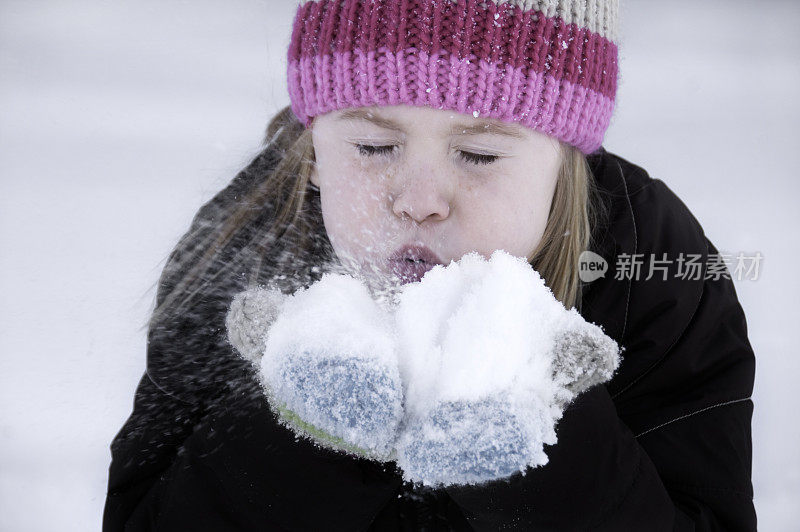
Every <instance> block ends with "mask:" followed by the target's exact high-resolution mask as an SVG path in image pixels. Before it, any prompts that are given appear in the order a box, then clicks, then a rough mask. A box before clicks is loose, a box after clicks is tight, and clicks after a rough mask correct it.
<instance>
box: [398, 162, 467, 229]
mask: <svg viewBox="0 0 800 532" xmlns="http://www.w3.org/2000/svg"><path fill="white" fill-rule="evenodd" d="M398 181H400V182H399V183H396V187H395V190H396V192H395V193H394V194H392V195H391V196H390V199H391V201H392V211H393V212H394V214H395V215H397V216H399V217H400V218H402V217H403V216H406V215H407V216H409V217H410V218H412V219H413V220H414V221H416V222H417V223H418V224H421V223H423V222H424V221H426V220H428V221H440V220H444V219H446V218H447V217H448V216H450V206H451V203H452V199H453V192H454V187H453V184H452V182H451V181H450V180H449V179H448V178H447V177H446V176H437V175H435V174H432V173H430V172H427V173H426V175H424V176H407V177H404V178H403V177H401V178H400V179H399V180H398Z"/></svg>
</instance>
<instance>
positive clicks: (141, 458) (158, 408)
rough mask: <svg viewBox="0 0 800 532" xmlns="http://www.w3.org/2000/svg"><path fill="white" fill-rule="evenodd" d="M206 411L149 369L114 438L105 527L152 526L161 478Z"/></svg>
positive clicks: (106, 529)
mask: <svg viewBox="0 0 800 532" xmlns="http://www.w3.org/2000/svg"><path fill="white" fill-rule="evenodd" d="M201 415H202V408H201V407H200V406H197V405H190V404H188V403H184V402H182V401H180V400H178V399H175V398H173V397H172V396H170V395H168V394H166V393H164V392H162V391H161V390H159V389H158V388H157V387H156V386H155V384H153V382H152V381H151V380H150V378H149V377H148V376H147V374H146V373H145V374H144V376H143V377H142V378H141V380H140V381H139V385H138V387H137V389H136V395H135V398H134V406H133V412H132V413H131V415H130V417H129V418H128V420H127V421H126V422H125V424H124V425H123V427H122V429H121V430H120V431H119V432H118V433H117V435H116V436H115V437H114V440H113V442H112V443H111V465H110V467H109V472H108V491H107V494H106V503H105V509H104V514H103V531H104V532H111V531H117V530H146V529H149V528H148V527H149V525H150V524H152V522H153V517H152V516H153V515H154V514H157V513H158V508H157V500H156V499H157V493H156V492H157V491H158V489H159V487H161V486H160V485H159V483H160V481H161V479H162V478H163V477H164V476H165V475H166V474H167V473H168V471H169V469H170V467H171V466H172V465H173V463H175V461H176V458H177V454H178V449H179V448H180V446H181V444H182V443H183V441H184V440H185V439H186V438H187V437H188V435H189V434H190V433H191V431H192V428H193V427H194V425H195V423H197V421H198V420H199V419H200V417H201Z"/></svg>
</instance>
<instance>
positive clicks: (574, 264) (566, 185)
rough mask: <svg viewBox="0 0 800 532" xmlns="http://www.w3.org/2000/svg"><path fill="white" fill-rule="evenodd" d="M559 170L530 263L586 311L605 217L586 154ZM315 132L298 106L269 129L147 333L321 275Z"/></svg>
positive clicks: (177, 271)
mask: <svg viewBox="0 0 800 532" xmlns="http://www.w3.org/2000/svg"><path fill="white" fill-rule="evenodd" d="M560 147H561V159H562V160H561V165H560V168H559V175H558V181H557V184H556V188H555V192H554V195H553V200H552V203H551V207H550V212H549V216H548V222H547V225H546V228H545V231H544V233H543V235H542V238H541V241H540V243H539V245H538V246H537V248H536V249H535V250H534V252H533V253H532V255H531V256H530V257H528V259H529V261H530V263H531V265H532V266H533V267H534V268H535V269H536V270H537V271H538V272H539V273H540V274H541V276H542V277H543V278H544V280H545V282H546V283H547V285H548V286H549V287H550V289H551V290H552V291H553V294H554V296H555V297H556V298H557V299H558V300H559V301H561V302H562V303H563V304H564V306H565V307H567V308H570V307H578V308H580V302H581V297H580V296H581V283H580V279H579V277H578V257H579V255H580V254H581V253H582V252H583V251H584V250H585V249H587V247H588V245H589V240H590V237H591V229H592V227H593V226H594V224H595V220H596V217H597V205H599V202H596V201H595V200H594V190H595V187H594V182H593V180H592V174H591V171H590V168H589V166H588V163H587V161H586V157H585V156H584V155H583V154H582V153H581V152H580V151H578V150H577V149H576V148H574V147H572V146H569V145H567V144H563V143H562V144H561V146H560ZM314 164H315V159H314V146H313V142H312V138H311V131H310V130H308V129H306V128H305V127H304V126H303V125H302V124H301V123H300V122H299V121H298V120H297V118H296V117H295V116H294V113H293V112H292V111H291V108H290V107H286V108H284V109H283V110H281V111H280V112H279V113H278V114H277V115H276V116H275V117H274V118H273V119H272V120H271V121H270V124H269V126H268V128H267V134H266V138H265V141H264V149H263V150H262V151H261V153H260V154H259V155H258V156H257V157H256V158H255V159H254V160H253V161H252V162H251V163H250V164H249V165H248V166H247V167H246V168H245V169H244V170H242V171H241V172H240V173H239V174H238V175H237V176H236V178H234V180H233V181H232V182H231V184H230V185H229V186H228V187H227V188H226V189H224V190H223V191H221V192H220V193H219V194H217V196H216V197H215V198H214V199H212V200H211V201H210V202H208V203H207V204H206V205H204V206H203V208H202V209H201V210H200V212H199V213H198V214H197V215H196V216H195V218H194V220H193V222H192V227H191V228H190V230H189V231H188V232H187V233H186V234H185V235H184V236H183V238H181V240H180V242H179V243H178V245H177V246H176V248H175V250H173V252H172V254H171V255H170V257H169V259H168V261H167V264H166V266H165V267H164V270H163V272H162V275H161V279H160V280H159V288H158V294H157V297H156V308H155V309H154V311H153V313H152V314H151V317H150V321H149V324H148V325H149V326H150V327H151V328H153V327H157V326H158V324H159V322H160V320H161V318H162V317H165V316H166V315H170V316H178V315H181V314H182V313H186V312H189V310H190V309H191V308H193V307H194V306H195V304H196V303H203V304H209V302H213V301H216V302H217V304H218V305H219V306H220V308H222V307H225V306H226V305H227V303H228V301H229V300H230V298H232V297H233V295H235V294H234V293H231V292H232V291H238V290H240V289H242V288H243V287H245V286H247V285H252V284H254V283H257V284H262V283H265V282H267V281H270V282H276V281H277V284H279V285H280V284H281V283H286V285H287V287H288V286H292V285H294V286H295V287H296V285H297V284H298V283H300V284H306V285H307V284H309V283H310V282H313V281H314V280H315V279H318V278H319V277H321V275H322V273H323V272H324V271H325V267H324V264H325V263H326V261H328V260H330V259H331V258H332V257H333V250H332V249H331V247H330V243H329V241H328V239H327V235H326V233H325V229H324V225H323V223H322V212H321V207H320V201H319V190H318V189H317V188H316V187H315V186H313V184H311V183H310V175H311V172H312V170H313V167H314Z"/></svg>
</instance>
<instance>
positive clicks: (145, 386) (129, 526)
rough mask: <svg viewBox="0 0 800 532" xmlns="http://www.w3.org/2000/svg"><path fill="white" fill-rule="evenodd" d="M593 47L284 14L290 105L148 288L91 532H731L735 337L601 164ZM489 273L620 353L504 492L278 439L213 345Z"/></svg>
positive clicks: (594, 18) (715, 276) (748, 488)
mask: <svg viewBox="0 0 800 532" xmlns="http://www.w3.org/2000/svg"><path fill="white" fill-rule="evenodd" d="M616 24H617V5H616V1H614V0H563V1H559V2H551V1H536V0H525V1H522V0H512V1H499V0H490V1H486V2H477V1H476V0H467V1H461V0H457V1H456V0H418V1H415V2H411V1H408V2H407V1H397V0H374V1H373V0H371V1H361V0H343V1H342V0H316V1H308V0H303V1H302V2H301V3H300V6H299V8H298V12H297V15H296V18H295V24H294V31H293V34H292V40H291V44H290V49H289V69H288V82H289V93H290V97H291V107H287V108H286V109H284V110H283V111H281V112H280V113H279V114H278V115H277V116H276V117H275V118H274V119H273V120H272V121H271V123H270V124H269V127H268V129H267V135H266V139H265V145H264V149H263V151H262V152H261V153H260V154H259V155H258V156H257V157H256V158H255V160H254V161H253V162H252V163H251V164H250V165H249V166H248V167H247V168H245V169H244V170H243V171H242V172H240V173H239V175H237V176H236V177H235V178H234V180H233V181H232V182H231V183H230V185H229V186H228V187H227V188H225V189H224V190H223V191H221V192H220V193H219V194H218V195H217V196H216V197H215V198H213V199H212V200H211V201H210V202H209V203H207V204H206V205H204V206H203V208H202V209H201V210H200V212H199V213H198V214H197V216H196V217H195V219H194V221H193V223H192V226H191V228H190V230H189V231H188V232H187V234H186V235H185V236H184V237H183V238H182V239H181V241H180V242H179V243H178V245H177V247H176V249H175V250H174V251H173V252H172V254H171V256H170V258H169V261H168V263H167V265H166V267H165V269H164V272H163V274H162V277H161V280H160V283H159V289H158V294H157V298H156V299H157V306H156V309H155V310H154V312H153V315H152V317H151V321H150V328H149V334H148V353H147V372H146V374H145V375H143V377H142V379H141V381H140V384H139V388H138V390H137V393H136V398H135V402H134V410H133V413H132V415H131V417H130V418H129V419H128V421H127V422H126V424H125V425H124V427H123V428H122V430H121V431H120V432H119V434H118V435H117V437H116V438H115V439H114V442H113V443H112V446H111V450H112V458H113V459H112V463H111V467H110V472H109V486H108V496H107V501H106V508H105V515H104V530H107V531H111V530H150V529H159V530H264V529H267V530H272V529H275V530H498V529H519V530H539V529H541V530H584V529H602V530H719V529H723V530H754V529H755V524H756V517H755V511H754V507H753V503H752V484H751V480H750V465H751V435H750V420H751V416H752V410H753V403H752V401H751V399H750V395H751V392H752V387H753V378H754V355H753V352H752V349H751V347H750V344H749V342H748V339H747V326H746V322H745V318H744V314H743V312H742V309H741V306H740V305H739V302H738V300H737V297H736V293H735V290H734V287H733V284H732V282H731V280H730V278H729V277H728V276H727V275H725V273H726V270H725V268H724V265H722V266H721V265H720V263H719V262H718V261H717V260H716V259H715V257H716V256H717V250H716V248H715V247H714V245H713V244H712V243H711V242H710V241H709V240H708V239H707V237H706V236H705V235H704V233H703V230H702V227H701V226H700V224H699V223H698V221H697V220H696V219H695V218H694V216H693V215H692V214H691V213H690V212H689V210H688V209H687V208H686V206H685V205H684V204H683V203H682V202H681V201H680V199H679V198H677V197H676V196H675V195H674V194H673V193H672V191H671V190H670V189H669V188H668V187H667V186H666V185H665V184H664V183H663V182H661V181H660V180H658V179H653V178H650V177H649V176H648V175H647V173H646V172H645V171H644V170H643V169H641V168H639V167H637V166H635V165H634V164H631V163H630V162H628V161H626V160H624V159H622V158H621V157H618V156H616V155H614V154H611V153H609V152H607V151H605V150H604V149H603V148H602V146H601V144H602V139H603V136H604V133H605V130H606V129H607V127H608V124H609V121H610V117H611V113H612V110H613V106H614V97H615V92H616V80H617V48H616V45H615V44H614V43H615V41H616V40H617V35H616ZM497 249H504V250H506V251H508V252H510V253H512V254H513V255H516V256H519V257H525V258H527V260H528V261H529V263H530V264H531V266H532V267H533V268H534V269H535V270H536V271H538V272H539V273H540V274H541V276H542V277H543V278H544V279H545V280H546V282H547V285H548V286H549V287H550V289H551V290H552V292H553V294H554V296H555V297H556V298H557V299H558V300H559V301H560V302H561V303H562V304H563V305H564V307H566V308H571V307H575V308H577V309H578V310H579V311H580V313H581V315H582V316H583V318H585V319H586V320H587V321H588V322H593V323H596V324H599V325H601V326H602V327H603V329H604V331H605V332H606V333H607V334H608V335H609V336H610V337H611V338H613V339H614V340H616V341H617V342H618V343H619V344H620V345H622V346H624V348H625V352H624V355H623V360H622V364H621V366H620V367H619V370H618V371H617V373H616V375H615V376H614V378H613V379H611V380H610V381H608V382H606V383H605V384H600V385H596V386H593V387H591V388H590V389H589V390H587V391H585V392H584V393H582V394H581V395H579V396H578V397H577V398H576V399H575V401H574V402H573V403H572V404H571V405H570V406H569V407H568V408H567V409H566V410H565V412H564V414H563V417H562V418H561V419H560V421H559V422H558V426H557V433H558V442H557V443H556V444H555V445H553V446H551V447H548V449H547V456H548V459H549V461H548V463H547V464H546V465H544V466H541V467H538V468H534V469H531V470H530V471H527V472H526V474H524V475H523V474H520V473H515V474H513V475H511V476H510V477H508V478H504V479H497V480H495V481H491V482H488V483H483V484H480V485H461V486H449V487H446V488H441V489H425V488H420V487H418V486H417V487H415V486H413V485H408V484H407V483H404V482H403V480H402V476H401V474H400V472H399V471H398V469H397V467H396V465H395V464H393V463H392V462H386V463H381V462H378V461H374V460H369V459H366V458H360V457H354V456H352V455H350V454H346V453H341V452H335V451H332V450H330V449H326V448H322V447H319V446H316V445H315V444H314V443H313V442H312V441H309V440H308V439H305V438H298V437H296V435H295V434H294V433H293V432H292V431H291V430H289V429H288V428H286V427H284V426H283V425H282V424H280V423H278V422H277V420H276V418H275V416H274V413H273V412H272V410H271V409H270V406H269V404H268V403H267V401H266V400H265V398H264V395H263V393H262V390H261V389H260V387H259V385H258V383H257V381H256V380H255V379H254V378H253V375H252V371H251V370H250V368H249V367H248V365H247V363H246V362H245V361H244V360H242V359H241V358H240V357H238V356H237V355H236V353H235V352H234V348H233V347H232V346H231V344H230V343H229V342H228V339H227V334H226V329H225V318H226V314H227V312H228V308H229V306H230V304H231V301H232V299H233V298H234V296H235V295H236V294H237V293H239V292H241V291H242V290H245V289H247V288H248V287H253V286H261V285H266V284H268V283H270V284H273V285H275V286H278V287H279V288H280V289H281V290H282V291H284V292H286V293H290V292H293V291H295V290H297V289H298V288H299V287H306V286H310V285H311V284H313V283H314V282H315V281H317V280H319V279H320V278H321V277H322V275H323V274H324V273H325V272H327V271H332V270H335V269H336V268H338V267H340V266H342V265H344V266H345V267H347V268H350V269H354V268H357V269H359V270H362V271H367V272H368V273H369V272H376V271H377V272H380V271H381V270H383V269H386V267H387V264H389V263H390V261H391V260H392V259H394V258H397V257H398V256H399V257H401V258H402V259H413V262H414V265H413V266H409V265H408V264H410V262H411V261H408V260H402V261H401V262H402V263H404V264H406V266H404V267H403V268H401V269H400V271H395V273H398V274H399V277H400V278H401V279H400V280H401V282H409V281H414V280H418V279H419V278H420V277H421V275H422V274H424V272H425V271H427V270H428V269H430V268H431V267H433V265H435V264H437V263H440V262H442V263H445V264H446V263H447V262H448V261H450V260H451V259H458V258H459V257H460V256H462V255H463V254H465V253H468V252H471V251H477V252H479V253H480V254H482V255H484V256H488V255H489V254H491V253H492V252H493V251H494V250H497ZM409 250H410V251H409ZM396 253H399V255H395V254H396ZM404 254H405V255H404ZM406 255H408V256H406ZM612 269H613V270H614V271H612ZM593 271H596V272H598V273H597V274H595V275H588V274H590V273H592V272H593Z"/></svg>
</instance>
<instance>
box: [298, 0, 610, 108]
mask: <svg viewBox="0 0 800 532" xmlns="http://www.w3.org/2000/svg"><path fill="white" fill-rule="evenodd" d="M409 3H411V2H410V0H323V1H312V2H307V3H305V4H303V5H302V6H300V8H299V9H298V13H297V16H296V18H295V28H294V31H295V33H296V34H298V35H299V39H294V40H293V41H292V44H291V46H290V49H289V61H297V60H299V59H300V58H301V57H307V56H311V55H314V56H325V55H329V54H331V53H333V52H339V53H344V52H345V51H348V50H349V51H351V52H356V51H362V52H363V51H376V50H382V49H388V50H389V51H391V52H392V53H395V54H396V53H398V52H399V51H400V50H404V49H407V50H415V51H416V53H423V52H424V53H425V54H426V55H427V56H428V57H430V56H432V55H434V54H446V55H454V56H456V57H458V58H467V59H472V60H484V61H487V62H489V63H491V64H506V65H509V66H510V67H511V68H513V69H517V68H524V69H527V70H533V71H535V72H538V73H546V74H549V75H551V76H553V77H556V78H559V79H564V80H566V81H568V82H569V83H571V84H577V85H580V86H583V87H585V88H587V89H589V90H593V91H596V92H599V93H601V94H603V95H604V96H607V97H609V98H613V97H614V96H615V94H616V91H617V69H618V65H617V56H618V50H617V46H616V44H614V43H613V42H612V41H610V40H608V39H607V38H605V37H603V36H602V35H600V34H599V33H593V32H591V31H590V30H588V29H586V28H582V27H579V26H577V25H576V24H574V23H570V24H567V23H565V22H564V21H563V20H562V19H560V18H558V17H545V16H544V15H543V14H542V13H539V12H536V11H530V10H528V11H526V10H524V9H523V8H522V7H519V6H517V5H514V4H511V3H504V4H500V5H498V4H495V3H494V2H482V5H485V6H486V7H478V4H479V3H481V2H479V0H467V1H466V2H463V1H460V2H453V1H452V0H429V1H425V2H416V3H417V4H418V6H419V7H418V9H417V12H415V15H414V16H415V17H417V20H414V21H412V22H414V23H409V16H408V13H409V12H412V11H411V10H409V8H408V5H407V4H409ZM424 28H431V31H424ZM489 35H492V36H495V40H494V41H495V42H493V40H492V39H488V38H487V36H489ZM508 35H512V36H518V41H517V42H516V43H515V44H516V45H515V46H508V45H507V44H506V45H500V44H499V42H505V41H507V39H508ZM398 66H399V65H394V64H387V65H386V67H387V68H390V69H395V68H396V67H398ZM403 74H405V72H404V73H403ZM463 83H464V80H458V84H459V85H463ZM489 86H491V83H489ZM398 96H399V95H398Z"/></svg>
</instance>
